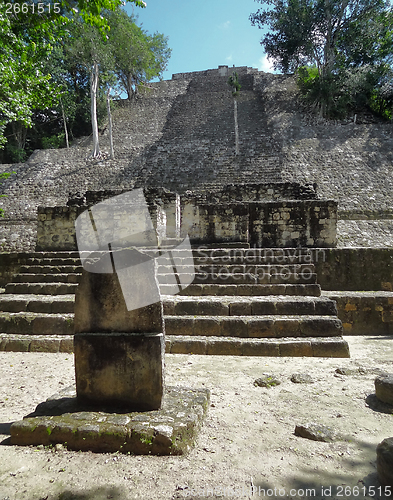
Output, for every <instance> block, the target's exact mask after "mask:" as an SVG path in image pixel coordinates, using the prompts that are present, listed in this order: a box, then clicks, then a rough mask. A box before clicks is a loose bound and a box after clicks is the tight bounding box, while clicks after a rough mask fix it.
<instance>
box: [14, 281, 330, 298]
mask: <svg viewBox="0 0 393 500" xmlns="http://www.w3.org/2000/svg"><path fill="white" fill-rule="evenodd" d="M7 286H8V285H7ZM172 291H173V286H172V285H164V284H162V285H160V292H161V294H162V295H168V294H169V295H170V294H171V293H172ZM7 293H9V292H7ZM180 295H186V296H210V295H215V296H220V297H221V296H223V295H229V296H253V297H256V296H266V295H292V296H295V295H299V296H302V297H305V296H311V297H319V296H320V295H321V287H320V285H318V284H306V285H305V284H274V285H273V284H269V285H268V284H257V285H255V284H247V285H244V284H239V285H229V284H227V285H221V284H212V283H210V284H209V283H206V284H191V285H189V286H188V287H187V288H185V289H184V290H182V291H181V292H180Z"/></svg>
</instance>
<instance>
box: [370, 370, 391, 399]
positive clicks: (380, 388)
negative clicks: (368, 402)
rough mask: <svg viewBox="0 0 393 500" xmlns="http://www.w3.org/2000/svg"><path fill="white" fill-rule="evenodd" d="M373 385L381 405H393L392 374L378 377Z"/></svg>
mask: <svg viewBox="0 0 393 500" xmlns="http://www.w3.org/2000/svg"><path fill="white" fill-rule="evenodd" d="M374 383H375V395H376V396H377V398H378V399H379V400H380V401H382V402H383V403H388V404H390V405H393V374H392V373H389V374H387V375H380V376H379V377H377V378H376V379H375V382H374Z"/></svg>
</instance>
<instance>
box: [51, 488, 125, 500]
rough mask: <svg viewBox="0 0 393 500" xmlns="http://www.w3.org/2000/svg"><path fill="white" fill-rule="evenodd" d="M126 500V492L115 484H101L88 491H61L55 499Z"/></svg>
mask: <svg viewBox="0 0 393 500" xmlns="http://www.w3.org/2000/svg"><path fill="white" fill-rule="evenodd" d="M107 499H112V500H126V499H127V492H126V491H125V490H124V489H123V488H121V489H120V488H117V487H116V486H108V487H107V486H101V487H98V488H94V489H92V490H89V491H80V492H77V491H76V492H75V491H63V493H60V495H59V496H58V497H57V500H107Z"/></svg>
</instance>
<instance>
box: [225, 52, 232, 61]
mask: <svg viewBox="0 0 393 500" xmlns="http://www.w3.org/2000/svg"><path fill="white" fill-rule="evenodd" d="M225 61H226V62H227V63H231V62H232V61H233V56H232V54H231V55H229V56H227V57H226V58H225Z"/></svg>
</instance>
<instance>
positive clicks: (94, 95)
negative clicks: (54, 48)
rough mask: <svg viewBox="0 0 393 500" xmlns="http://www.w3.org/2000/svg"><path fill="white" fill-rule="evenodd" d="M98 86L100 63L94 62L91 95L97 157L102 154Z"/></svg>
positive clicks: (95, 154) (94, 150)
mask: <svg viewBox="0 0 393 500" xmlns="http://www.w3.org/2000/svg"><path fill="white" fill-rule="evenodd" d="M97 88H98V64H97V63H96V62H94V63H93V67H92V71H91V79H90V97H91V126H92V129H93V152H92V156H93V158H95V157H96V156H98V155H99V154H100V145H99V141H98V123H97Z"/></svg>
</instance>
